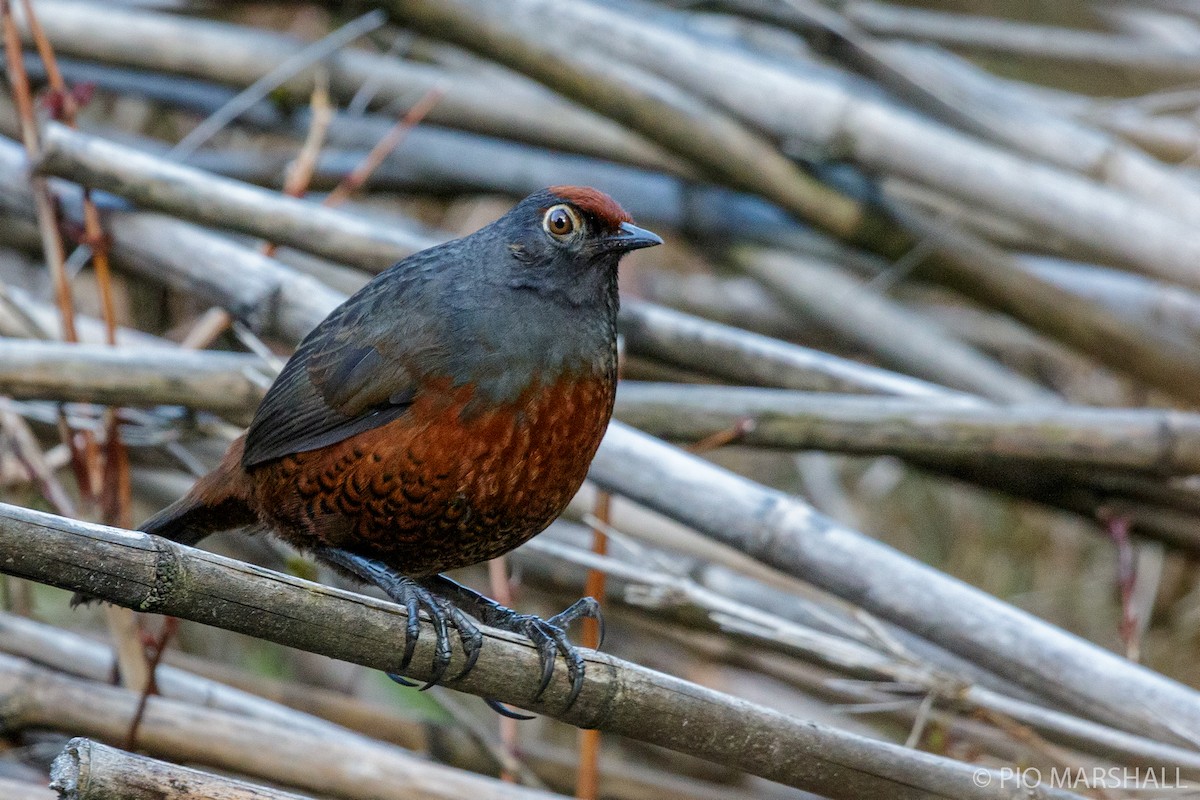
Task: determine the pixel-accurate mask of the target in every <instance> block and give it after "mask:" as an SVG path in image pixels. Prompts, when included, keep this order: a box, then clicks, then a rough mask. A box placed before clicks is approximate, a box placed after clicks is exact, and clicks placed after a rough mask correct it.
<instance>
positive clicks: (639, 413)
mask: <svg viewBox="0 0 1200 800" xmlns="http://www.w3.org/2000/svg"><path fill="white" fill-rule="evenodd" d="M615 414H616V416H618V417H619V418H620V419H621V420H622V421H624V422H625V423H627V424H629V425H632V426H634V427H636V428H641V429H642V430H645V431H646V432H648V433H651V434H653V435H654V436H659V437H662V438H666V439H674V440H680V441H698V440H700V439H703V438H704V437H706V436H709V435H711V434H714V433H716V432H717V431H722V430H728V429H729V428H730V427H732V426H734V425H735V424H737V421H738V420H740V419H746V418H749V419H751V420H753V422H754V424H753V426H748V428H747V430H746V432H745V433H744V434H743V435H742V436H741V437H740V438H739V442H740V443H744V444H749V445H759V446H767V447H780V448H785V449H792V450H832V451H835V452H847V453H858V454H872V455H880V454H890V455H897V456H909V457H915V458H920V459H924V460H925V461H926V463H928V461H929V460H930V459H933V460H939V461H940V460H943V459H944V460H945V461H947V462H949V463H950V464H954V463H963V462H971V461H981V462H985V463H991V462H994V461H996V460H998V459H1000V460H1009V459H1011V460H1012V461H1014V462H1015V463H1018V464H1022V465H1024V466H1025V467H1037V468H1040V469H1045V468H1054V467H1063V466H1071V467H1092V468H1098V469H1106V470H1112V469H1118V470H1135V471H1144V472H1148V473H1151V474H1155V475H1193V474H1197V473H1200V414H1189V413H1186V412H1182V411H1173V410H1165V409H1150V408H1138V409H1093V408H1082V407H1064V406H1047V405H1023V406H1022V405H1018V406H990V405H964V404H959V403H950V404H946V403H940V402H937V401H933V400H930V399H914V398H898V397H863V396H853V395H836V394H824V393H809V392H790V391H780V390H776V389H757V388H747V387H732V386H689V385H682V384H652V383H651V384H647V383H639V382H635V381H623V382H622V383H621V386H620V389H619V390H618V393H617V405H616V411H615Z"/></svg>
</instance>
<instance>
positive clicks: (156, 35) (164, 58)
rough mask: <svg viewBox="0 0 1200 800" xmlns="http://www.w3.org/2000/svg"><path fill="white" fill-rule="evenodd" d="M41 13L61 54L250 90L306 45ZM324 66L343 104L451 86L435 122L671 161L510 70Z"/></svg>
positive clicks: (381, 59)
mask: <svg viewBox="0 0 1200 800" xmlns="http://www.w3.org/2000/svg"><path fill="white" fill-rule="evenodd" d="M38 16H39V18H40V19H41V21H42V25H43V27H44V28H45V29H46V33H47V35H48V36H49V38H50V41H51V43H52V44H53V45H54V47H55V49H56V50H57V51H59V52H61V53H63V54H66V55H70V56H74V57H76V58H82V59H88V60H92V61H99V62H103V63H106V64H121V65H124V66H128V67H134V68H136V69H143V70H151V71H154V72H168V73H175V74H179V75H187V76H190V77H195V78H204V79H206V80H210V81H215V82H217V83H222V84H229V85H234V86H242V87H245V86H249V85H250V84H252V83H254V82H255V81H257V80H259V79H260V78H262V77H263V76H265V75H266V74H268V73H269V72H271V71H272V70H274V69H276V68H277V67H279V65H281V64H282V63H284V62H285V61H287V60H288V59H289V58H291V57H292V56H293V55H294V54H295V53H296V51H297V50H299V49H301V48H302V47H304V45H305V42H303V41H301V40H299V39H296V38H294V37H291V36H285V35H281V34H276V33H270V32H267V31H263V30H261V29H256V28H247V27H244V26H239V25H231V24H228V23H220V22H213V21H208V20H199V19H190V18H187V17H181V16H176V15H173V14H164V13H156V12H153V11H148V10H146V9H132V8H114V7H112V6H111V4H107V3H95V2H74V1H71V2H62V1H61V0H41V2H39V3H38ZM22 34H24V26H22ZM324 67H325V68H327V69H328V70H329V73H330V90H331V91H332V93H333V95H334V97H335V98H336V99H338V100H341V101H349V100H350V99H351V98H352V97H353V96H354V95H355V94H356V93H357V92H358V90H359V89H360V88H361V87H362V86H363V84H364V83H367V82H371V83H372V85H373V86H374V87H375V104H376V105H377V106H387V105H390V104H392V103H395V102H404V101H411V100H412V98H413V97H414V96H419V95H421V94H424V93H425V92H428V91H429V90H430V89H432V88H433V87H434V86H437V85H443V86H445V89H446V96H445V98H444V99H443V100H442V102H440V103H439V104H438V107H437V108H436V109H433V111H432V112H431V119H432V121H434V122H437V123H439V124H444V125H449V126H451V127H459V128H465V129H468V130H479V131H481V132H485V133H487V132H490V133H493V134H498V135H503V136H508V137H512V138H516V139H520V140H523V141H528V142H532V143H535V144H541V145H546V146H550V147H556V148H558V149H564V150H573V151H575V152H583V153H589V154H591V155H597V156H600V157H603V158H611V159H616V160H624V161H628V162H630V163H636V164H643V165H649V166H656V167H663V166H670V165H671V164H673V161H672V159H670V158H669V157H667V156H666V155H665V154H664V153H663V152H662V150H660V149H659V148H657V147H654V146H653V145H650V144H649V143H647V142H646V141H644V140H642V139H640V138H639V137H637V136H634V135H632V134H630V133H629V131H627V130H624V129H623V128H621V127H620V126H619V125H615V124H613V123H612V122H611V121H609V120H607V119H604V118H603V117H600V116H598V115H596V114H593V113H590V112H588V111H586V110H584V109H582V108H579V107H578V106H575V105H573V104H571V103H568V102H564V101H563V100H562V98H559V97H555V96H554V95H553V94H551V93H549V92H546V91H545V90H543V89H541V88H540V87H537V86H535V85H531V84H529V83H527V82H524V81H521V80H520V79H515V78H513V77H511V76H496V75H489V76H487V79H486V80H480V79H479V77H478V76H475V75H471V74H464V73H453V72H450V71H447V70H444V69H439V68H436V67H433V66H431V65H428V64H419V63H415V62H412V61H404V60H401V59H396V58H390V57H387V56H383V55H380V54H376V53H371V52H367V51H362V50H355V49H347V50H342V51H340V52H338V53H335V54H334V55H333V56H331V57H330V58H329V59H326V60H325V61H324ZM316 69H317V67H313V68H310V69H309V70H307V71H306V72H305V73H303V74H302V75H300V76H299V77H297V78H296V79H293V80H291V81H289V82H288V83H286V84H285V85H284V87H283V90H284V91H285V92H287V93H289V94H291V95H293V96H295V97H297V98H302V99H303V98H307V97H308V96H309V95H310V94H311V93H312V80H313V78H312V75H313V73H314V72H315V70H316Z"/></svg>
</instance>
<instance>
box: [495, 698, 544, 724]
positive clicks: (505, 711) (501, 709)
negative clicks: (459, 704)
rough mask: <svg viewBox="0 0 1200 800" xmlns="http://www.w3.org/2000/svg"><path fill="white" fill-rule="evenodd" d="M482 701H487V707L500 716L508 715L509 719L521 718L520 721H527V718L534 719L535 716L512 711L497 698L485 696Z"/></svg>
mask: <svg viewBox="0 0 1200 800" xmlns="http://www.w3.org/2000/svg"><path fill="white" fill-rule="evenodd" d="M483 702H485V703H487V706H488V708H490V709H491V710H492V711H495V712H496V713H497V714H499V715H500V716H502V717H508V718H509V719H516V720H521V721H522V722H527V721H528V720H531V719H535V717H533V716H530V715H529V714H519V713H517V712H516V711H513V710H512V709H511V708H509V707H508V706H506V705H504V704H503V703H501V702H500V701H499V700H493V699H491V698H490V697H485V698H484V699H483Z"/></svg>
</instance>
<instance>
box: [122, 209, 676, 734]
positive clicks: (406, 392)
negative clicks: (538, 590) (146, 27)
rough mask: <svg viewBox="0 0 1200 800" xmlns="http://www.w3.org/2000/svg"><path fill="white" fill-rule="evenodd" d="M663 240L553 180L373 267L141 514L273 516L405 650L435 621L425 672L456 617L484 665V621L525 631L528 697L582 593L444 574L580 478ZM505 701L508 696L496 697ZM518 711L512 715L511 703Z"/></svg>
mask: <svg viewBox="0 0 1200 800" xmlns="http://www.w3.org/2000/svg"><path fill="white" fill-rule="evenodd" d="M661 243H662V239H661V238H659V237H658V236H657V235H655V234H654V233H652V232H650V231H648V230H645V229H643V228H640V227H638V226H636V225H634V223H633V219H632V217H631V216H630V215H629V214H628V213H627V212H626V211H625V210H624V209H623V208H622V207H621V206H620V205H619V204H618V203H617V202H616V201H615V200H614V199H613V198H611V197H610V196H609V195H607V194H605V193H603V192H601V191H599V190H597V189H593V188H590V187H586V186H551V187H549V188H546V189H543V190H541V191H538V192H535V193H534V194H531V195H530V196H528V197H526V198H525V199H524V200H522V201H520V202H519V203H518V204H517V205H516V206H514V207H513V208H512V209H511V210H510V211H508V213H506V214H504V216H502V217H500V218H499V219H498V220H497V221H495V222H493V223H491V224H489V225H487V226H485V227H483V228H481V229H479V230H477V231H476V232H474V233H472V234H470V235H468V236H465V237H463V238H460V239H455V240H453V241H448V242H445V243H443V244H439V245H436V246H434V247H431V248H429V249H426V250H423V251H420V252H417V253H414V254H413V255H410V256H408V257H407V258H404V259H402V260H401V261H399V262H398V263H396V264H395V265H393V266H392V267H390V268H388V269H386V270H384V271H383V272H381V273H379V274H378V275H376V276H375V277H374V278H373V279H372V280H371V281H370V282H369V283H367V284H366V285H365V286H364V287H363V288H362V289H360V290H359V291H358V292H356V293H355V294H353V295H352V296H351V297H350V298H348V299H347V300H346V301H345V302H344V303H342V304H341V305H340V306H338V307H337V308H336V309H334V310H333V311H332V312H331V313H330V314H329V316H328V317H326V318H325V319H324V320H323V321H322V322H321V323H320V324H319V325H317V326H316V328H314V329H313V330H312V331H311V332H310V333H309V334H308V335H307V336H306V337H305V338H304V340H303V341H302V342H301V343H300V345H299V347H298V348H297V349H296V351H295V353H294V354H293V355H292V357H291V358H290V359H289V360H288V361H287V363H286V364H285V365H284V367H283V370H282V371H281V372H280V373H279V375H278V377H277V378H276V379H275V381H274V383H273V384H272V385H271V387H270V388H269V389H268V391H267V393H266V395H265V396H264V398H263V400H262V402H261V403H260V405H259V406H258V409H257V411H256V412H255V414H254V417H253V419H252V422H251V424H250V427H249V428H248V429H247V431H246V432H245V433H244V434H243V435H242V436H241V437H239V438H238V439H236V440H235V441H234V442H233V443H232V444H231V445H230V447H229V449H228V451H227V452H226V454H225V456H224V458H223V459H222V460H221V462H220V464H219V466H218V467H216V469H214V470H213V471H211V472H210V473H208V474H207V475H205V476H204V477H202V478H201V479H200V480H199V481H197V482H196V484H195V485H194V486H193V488H192V489H191V490H190V491H189V492H188V493H187V494H186V495H185V496H184V497H182V498H181V499H179V500H178V501H176V502H175V503H173V504H172V505H170V506H168V507H167V508H165V509H163V510H162V511H161V512H159V513H158V514H156V515H154V516H152V517H151V518H150V519H148V520H147V521H146V522H145V523H143V524H142V525H141V526H140V530H142V531H144V532H146V533H149V534H154V535H157V536H162V537H165V538H167V539H171V540H173V541H176V542H180V543H182V544H186V545H195V544H196V543H198V542H199V541H200V540H202V539H203V538H204V537H206V536H208V535H209V534H211V533H215V532H217V531H223V530H229V529H235V528H246V529H250V530H252V531H265V532H266V533H268V534H270V535H274V536H277V537H278V538H280V539H282V540H284V541H285V542H287V543H289V544H291V545H293V546H295V547H297V548H299V549H300V550H301V551H304V552H307V553H309V554H311V555H312V556H313V557H314V558H315V559H316V560H318V561H320V562H323V563H325V564H328V565H330V566H331V567H333V568H334V569H335V570H336V571H337V572H340V573H342V574H344V575H346V576H348V577H350V578H352V579H356V580H358V581H361V582H365V583H369V584H373V585H375V586H377V587H378V588H380V589H381V590H382V591H383V592H384V593H385V594H386V595H387V596H389V597H390V598H391V599H393V600H394V601H396V602H397V603H399V604H401V605H403V606H404V607H405V608H406V609H407V611H408V621H407V625H406V627H405V631H404V652H403V656H402V658H401V660H400V667H399V669H398V670H397V672H396V673H389V674H391V676H392V677H393V678H394V679H396V680H398V681H400V682H401V683H405V684H406V685H412V684H411V683H410V682H408V681H407V680H406V679H404V678H403V677H402V676H401V675H400V674H399V673H401V672H403V671H404V669H405V668H406V667H407V666H408V664H409V662H410V660H411V658H412V656H413V653H414V648H415V646H416V642H417V639H418V635H419V633H420V624H419V612H421V611H424V612H425V613H426V614H427V615H428V616H429V618H430V620H431V622H432V623H433V628H434V631H435V635H436V643H435V647H434V657H433V666H432V670H431V675H430V679H429V681H428V683H427V684H426V688H428V686H431V685H434V684H436V683H438V682H439V681H441V680H442V679H443V677H444V675H445V671H446V669H447V667H448V665H449V663H450V660H451V656H452V647H451V642H450V633H449V631H450V628H454V629H456V630H457V632H458V635H459V639H460V642H461V646H462V649H463V652H464V655H465V666H464V668H463V670H462V672H461V673H460V674H459V677H461V676H462V675H464V674H466V673H467V672H468V671H469V670H470V669H471V668H472V667H473V666H474V664H475V662H476V659H477V658H478V656H479V651H480V648H481V646H482V641H483V637H482V635H481V634H480V632H479V629H478V627H477V626H476V624H475V622H476V621H478V622H481V623H483V624H486V625H489V626H492V627H496V628H501V629H504V630H508V631H512V632H516V633H520V634H523V635H525V636H527V637H528V638H529V639H531V640H532V641H533V643H534V644H535V645H536V647H537V649H538V652H539V656H540V659H541V666H542V673H541V682H540V684H539V688H538V690H537V694H536V696H535V698H534V700H535V701H536V700H537V699H539V698H540V697H541V695H542V694H543V693H544V691H545V689H546V688H547V686H548V685H549V683H550V680H551V677H552V674H553V670H554V664H555V660H556V657H557V656H558V655H559V654H561V655H562V656H563V657H564V660H565V663H566V666H567V670H568V677H569V680H570V683H571V690H570V693H569V696H568V700H567V705H568V707H569V706H570V705H571V704H572V703H574V701H575V699H576V698H577V696H578V694H579V692H580V690H581V689H582V686H583V676H584V662H583V658H582V656H581V655H580V654H579V653H578V651H577V650H576V648H575V647H574V646H573V645H572V644H571V643H570V640H569V639H568V638H567V636H566V633H565V629H566V627H567V626H568V625H569V624H570V623H572V622H574V621H576V620H578V619H580V618H583V617H593V618H597V619H598V617H599V607H598V604H597V603H596V601H595V600H594V599H592V598H583V599H581V600H579V601H578V602H576V603H575V604H573V605H572V606H571V607H570V608H568V609H566V610H565V611H563V612H561V613H560V614H557V615H555V616H553V617H550V618H549V619H541V618H539V617H537V616H534V615H531V614H520V613H518V612H516V611H514V610H512V609H509V608H506V607H504V606H502V605H500V604H499V603H497V602H495V601H494V600H492V599H490V598H488V597H486V596H485V595H483V594H480V593H478V592H475V591H474V590H472V589H470V588H468V587H466V586H463V585H461V584H459V583H457V582H456V581H454V580H452V579H450V578H448V577H446V576H445V575H443V574H442V573H444V572H446V571H447V570H452V569H456V568H459V567H465V566H469V565H472V564H478V563H481V562H483V561H486V560H489V559H492V558H496V557H497V556H500V555H502V554H504V553H507V552H508V551H510V550H512V549H513V548H515V547H517V546H518V545H520V544H522V543H524V542H525V541H527V540H528V539H530V538H531V537H533V536H534V535H536V534H538V533H540V532H541V531H542V530H544V529H545V528H546V527H547V526H548V525H549V524H550V523H551V522H552V521H553V520H554V519H555V518H556V517H557V516H558V515H559V514H560V513H561V512H562V511H563V509H564V508H565V507H566V505H567V503H568V502H569V500H570V499H571V497H572V496H573V495H574V494H575V492H576V491H577V490H578V489H579V487H580V486H581V485H582V483H583V480H584V478H585V476H586V474H587V470H588V467H589V465H590V463H591V460H592V458H593V456H594V455H595V453H596V450H597V448H598V447H599V444H600V440H601V438H602V437H603V435H604V432H605V429H606V427H607V425H608V422H609V418H610V417H611V415H612V408H613V399H614V395H615V391H616V383H617V328H616V324H617V311H618V305H619V297H618V292H617V267H618V262H619V261H620V260H621V257H622V256H623V255H625V254H626V253H629V252H631V251H633V250H637V249H640V248H645V247H652V246H654V245H658V244H661ZM488 702H489V704H490V705H492V707H493V708H495V709H496V710H497V711H500V712H501V713H505V712H506V711H507V709H505V708H503V707H502V706H500V704H498V703H496V702H495V701H491V700H489V701H488ZM509 715H510V716H520V715H516V714H515V713H510V714H509Z"/></svg>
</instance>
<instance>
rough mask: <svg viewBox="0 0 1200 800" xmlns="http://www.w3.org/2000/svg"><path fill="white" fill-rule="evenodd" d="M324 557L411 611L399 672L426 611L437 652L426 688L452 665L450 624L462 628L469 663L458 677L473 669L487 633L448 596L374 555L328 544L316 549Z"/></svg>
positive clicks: (411, 650) (460, 633)
mask: <svg viewBox="0 0 1200 800" xmlns="http://www.w3.org/2000/svg"><path fill="white" fill-rule="evenodd" d="M316 555H317V557H318V558H321V559H323V560H325V561H327V562H329V563H330V564H333V565H334V566H337V567H340V568H341V569H344V570H346V571H348V572H350V573H351V574H353V575H355V576H357V577H358V578H361V579H362V580H364V581H366V582H368V583H371V584H373V585H375V586H378V587H379V588H380V589H381V590H382V591H383V593H384V594H386V595H387V596H388V597H390V598H391V599H392V600H394V601H395V602H397V603H399V604H400V605H402V606H404V607H405V609H406V610H407V611H408V623H407V625H406V626H405V634H404V655H403V657H402V658H401V659H400V666H399V667H398V669H397V670H396V673H400V672H403V671H404V670H405V669H406V668H407V667H408V665H409V663H410V662H411V661H412V657H413V653H414V652H415V651H416V647H417V640H418V638H419V637H420V635H421V620H420V612H422V611H424V612H425V613H426V614H427V615H428V616H429V621H430V622H431V623H433V629H434V632H435V635H436V641H435V645H434V651H433V667H432V669H431V670H430V675H429V681H428V683H426V684H425V685H424V686H423V687H422V689H428V688H429V687H431V686H435V685H437V684H438V683H439V682H440V681H441V680H442V678H443V677H445V674H446V668H447V667H449V666H450V657H451V648H450V630H449V629H450V627H451V626H453V627H454V628H456V629H457V630H458V636H459V640H460V641H461V642H462V649H463V653H464V655H466V657H467V662H466V664H464V665H463V668H462V671H461V672H460V673H459V674H458V677H460V678H461V677H462V676H463V675H466V674H467V673H468V672H470V670H471V668H472V667H474V666H475V662H476V660H478V658H479V650H480V647H481V646H482V644H483V634H481V633H480V632H479V628H478V627H476V625H475V623H474V622H472V621H471V618H470V617H468V616H467V615H466V614H465V613H463V611H462V610H460V609H459V608H458V607H457V606H455V605H454V604H453V603H452V602H450V601H449V600H447V599H445V598H444V597H441V596H439V595H438V594H435V593H434V592H433V591H431V590H430V589H429V588H427V587H425V586H422V585H421V584H420V583H418V582H417V581H416V580H414V579H412V578H409V577H408V576H406V575H402V574H400V573H399V572H396V571H395V570H394V569H392V568H391V567H389V566H387V565H386V564H384V563H382V562H380V561H376V560H375V559H373V558H366V557H364V556H360V555H355V554H354V553H349V552H346V551H345V550H339V549H337V548H332V547H326V548H321V549H320V550H318V551H317V552H316ZM396 673H391V672H389V673H388V677H390V678H392V679H393V680H395V681H397V682H398V683H401V684H404V685H410V686H411V685H413V684H412V683H411V682H410V681H407V680H405V679H404V678H403V677H401V676H400V675H399V674H396Z"/></svg>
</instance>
